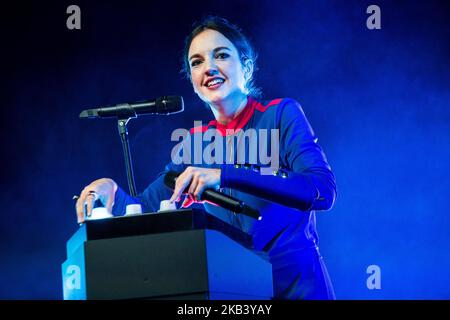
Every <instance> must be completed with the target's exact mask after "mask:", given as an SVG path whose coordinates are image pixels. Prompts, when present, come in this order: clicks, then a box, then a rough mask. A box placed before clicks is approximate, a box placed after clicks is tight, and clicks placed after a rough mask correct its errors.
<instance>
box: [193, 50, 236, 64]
mask: <svg viewBox="0 0 450 320" xmlns="http://www.w3.org/2000/svg"><path fill="white" fill-rule="evenodd" d="M220 50H228V51H231V49H230V48H228V47H217V48H215V49H214V50H213V52H214V53H216V52H217V51H220ZM201 57H202V56H201V55H200V54H199V53H194V54H193V55H192V56H191V57H190V58H189V61H190V60H192V59H194V58H201Z"/></svg>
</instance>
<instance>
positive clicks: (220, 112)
mask: <svg viewBox="0 0 450 320" xmlns="http://www.w3.org/2000/svg"><path fill="white" fill-rule="evenodd" d="M247 101H248V97H247V96H246V95H241V96H240V97H238V98H231V99H228V100H222V101H220V103H217V104H211V105H210V107H211V110H212V112H213V113H214V117H215V118H216V120H217V122H219V123H220V124H223V125H227V124H229V123H230V122H231V121H232V120H233V119H234V118H236V117H237V116H238V115H239V114H240V113H241V112H242V110H244V108H245V106H246V105H247Z"/></svg>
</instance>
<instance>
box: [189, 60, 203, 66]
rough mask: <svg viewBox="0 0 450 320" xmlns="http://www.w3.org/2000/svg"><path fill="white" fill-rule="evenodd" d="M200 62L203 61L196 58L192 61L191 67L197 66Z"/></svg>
mask: <svg viewBox="0 0 450 320" xmlns="http://www.w3.org/2000/svg"><path fill="white" fill-rule="evenodd" d="M200 63H201V61H200V60H194V61H192V62H191V67H195V66H197V65H199V64H200Z"/></svg>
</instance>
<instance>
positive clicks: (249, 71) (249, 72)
mask: <svg viewBox="0 0 450 320" xmlns="http://www.w3.org/2000/svg"><path fill="white" fill-rule="evenodd" d="M252 76H253V60H251V59H247V60H245V62H244V78H245V81H248V80H250V79H251V78H252Z"/></svg>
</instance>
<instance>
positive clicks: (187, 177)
mask: <svg viewBox="0 0 450 320" xmlns="http://www.w3.org/2000/svg"><path fill="white" fill-rule="evenodd" d="M191 179H192V173H191V172H190V171H189V172H186V170H185V171H184V172H183V173H182V174H181V175H180V176H178V178H177V182H176V184H175V190H174V191H173V194H172V197H171V198H170V202H171V203H173V202H174V201H175V199H178V197H179V196H181V194H182V193H183V191H184V189H186V187H187V186H188V185H189V183H190V182H191Z"/></svg>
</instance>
